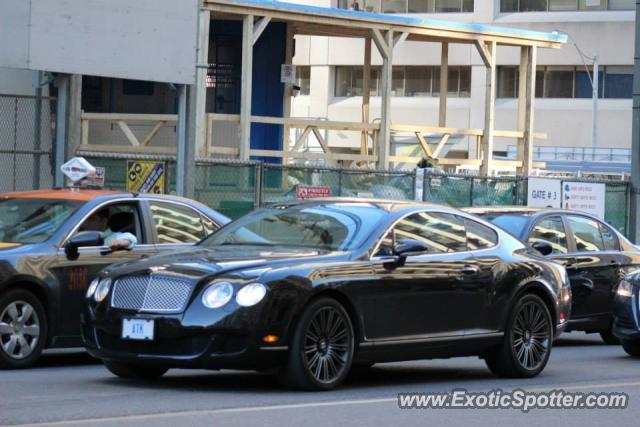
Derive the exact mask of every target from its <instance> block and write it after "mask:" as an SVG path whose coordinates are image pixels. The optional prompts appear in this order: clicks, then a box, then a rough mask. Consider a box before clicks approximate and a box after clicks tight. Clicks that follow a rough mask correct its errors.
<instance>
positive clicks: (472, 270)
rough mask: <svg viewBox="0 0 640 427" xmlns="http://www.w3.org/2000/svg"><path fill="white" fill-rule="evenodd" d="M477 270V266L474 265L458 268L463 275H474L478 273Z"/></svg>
mask: <svg viewBox="0 0 640 427" xmlns="http://www.w3.org/2000/svg"><path fill="white" fill-rule="evenodd" d="M479 271H480V270H478V267H474V266H472V265H465V266H464V267H462V270H460V272H461V273H462V274H464V275H465V276H474V275H476V274H478V272H479Z"/></svg>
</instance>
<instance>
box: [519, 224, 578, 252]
mask: <svg viewBox="0 0 640 427" xmlns="http://www.w3.org/2000/svg"><path fill="white" fill-rule="evenodd" d="M528 241H529V243H536V242H545V243H548V244H550V245H551V247H552V248H553V252H552V253H554V254H566V253H567V252H569V246H568V245H567V233H566V231H565V229H564V223H563V222H562V217H559V216H551V217H546V218H543V219H542V220H540V221H538V223H536V225H535V226H534V227H533V230H531V232H530V233H529V240H528Z"/></svg>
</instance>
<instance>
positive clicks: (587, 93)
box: [497, 66, 633, 99]
mask: <svg viewBox="0 0 640 427" xmlns="http://www.w3.org/2000/svg"><path fill="white" fill-rule="evenodd" d="M590 74H591V70H589V73H587V71H586V70H585V69H584V67H583V66H576V67H538V70H537V71H536V98H591V96H592V91H593V89H592V87H591V78H590ZM518 82H519V73H518V67H508V66H505V67H498V88H497V90H498V97H499V98H516V97H517V96H518ZM598 94H599V95H598V96H599V97H600V98H609V99H630V98H631V97H632V95H633V67H632V66H606V67H601V69H600V73H599V78H598Z"/></svg>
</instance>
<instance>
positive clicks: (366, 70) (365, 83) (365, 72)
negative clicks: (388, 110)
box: [360, 37, 371, 156]
mask: <svg viewBox="0 0 640 427" xmlns="http://www.w3.org/2000/svg"><path fill="white" fill-rule="evenodd" d="M370 81H371V37H365V38H364V66H363V67H362V123H369V101H370V99H371V94H370V92H371V90H370V86H371V85H370ZM368 139H369V134H368V132H367V131H366V130H363V131H362V137H361V140H360V154H362V155H363V156H364V155H367V154H368V151H369V148H368V147H367V145H368V142H369V141H368Z"/></svg>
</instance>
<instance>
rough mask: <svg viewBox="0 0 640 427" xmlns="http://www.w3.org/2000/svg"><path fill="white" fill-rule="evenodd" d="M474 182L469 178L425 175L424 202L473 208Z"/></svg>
mask: <svg viewBox="0 0 640 427" xmlns="http://www.w3.org/2000/svg"><path fill="white" fill-rule="evenodd" d="M472 182H473V179H472V178H469V177H460V176H455V177H451V176H445V175H425V177H424V192H423V200H424V201H425V202H431V203H436V204H439V205H447V206H453V207H456V208H463V207H467V206H471V191H472V190H471V186H472V185H473V184H472Z"/></svg>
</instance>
